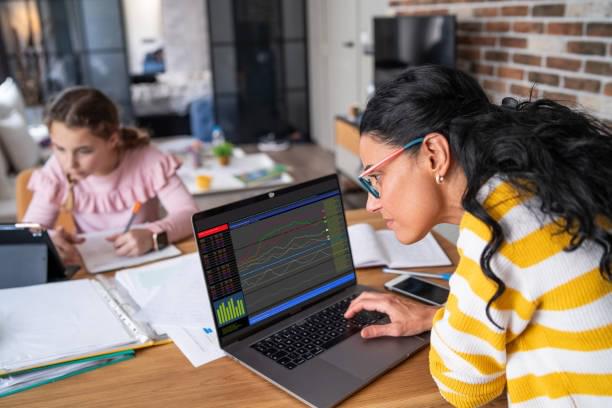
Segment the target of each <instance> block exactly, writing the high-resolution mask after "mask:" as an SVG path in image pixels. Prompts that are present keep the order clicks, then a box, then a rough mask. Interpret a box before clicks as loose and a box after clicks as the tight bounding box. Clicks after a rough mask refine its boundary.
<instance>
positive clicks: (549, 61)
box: [546, 57, 581, 71]
mask: <svg viewBox="0 0 612 408" xmlns="http://www.w3.org/2000/svg"><path fill="white" fill-rule="evenodd" d="M580 64H581V62H580V60H576V59H569V58H558V57H548V58H546V66H547V67H548V68H556V69H563V70H565V71H578V70H579V69H580Z"/></svg>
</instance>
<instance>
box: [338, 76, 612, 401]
mask: <svg viewBox="0 0 612 408" xmlns="http://www.w3.org/2000/svg"><path fill="white" fill-rule="evenodd" d="M505 102H506V103H504V104H503V106H497V105H493V104H490V103H489V101H488V100H487V97H486V95H485V93H484V92H483V90H482V89H481V88H480V86H479V85H478V82H476V81H475V80H474V79H473V78H471V77H469V76H468V75H466V74H464V73H462V72H460V71H456V70H453V69H450V68H444V67H440V66H424V67H417V68H414V69H409V70H407V71H406V72H404V73H403V74H402V75H400V76H399V77H398V78H397V79H395V80H393V81H390V82H388V83H386V84H384V85H382V86H381V87H380V88H379V89H378V90H377V91H376V94H375V95H374V96H373V98H372V99H371V100H370V101H369V102H368V106H367V108H366V111H365V113H364V115H363V119H362V122H361V129H360V130H361V135H362V137H361V141H360V143H361V144H360V155H361V159H362V161H363V163H364V166H365V171H364V173H363V174H362V177H361V180H362V183H363V185H364V187H365V188H366V189H367V190H368V192H369V193H370V195H369V197H368V204H367V208H368V210H370V211H373V212H379V213H380V214H381V215H382V217H383V218H384V219H385V220H386V221H387V226H388V227H389V228H391V229H392V230H393V231H394V232H395V235H396V237H397V238H398V239H399V240H400V241H401V242H404V243H412V242H415V241H417V240H419V239H421V238H422V237H423V236H424V235H425V234H426V233H427V232H428V231H429V230H430V229H431V228H432V227H433V226H434V225H436V224H438V223H443V222H447V223H455V224H459V225H460V236H459V240H458V242H457V247H458V250H459V255H460V261H459V264H458V265H457V270H456V272H455V273H454V274H453V277H452V278H451V280H450V284H449V285H450V295H449V298H448V301H447V303H446V305H445V306H444V307H442V308H439V309H437V308H433V307H429V306H423V305H418V304H416V303H414V302H411V301H408V300H406V299H402V298H399V297H395V296H391V295H388V294H375V293H365V294H362V295H361V296H359V297H358V298H357V299H355V301H353V303H352V304H351V306H350V307H349V309H348V311H347V313H346V317H347V318H349V317H352V316H353V315H354V314H355V313H356V312H359V311H360V310H362V309H367V310H378V311H380V312H384V313H386V314H388V315H389V318H390V320H391V323H390V324H386V325H380V326H370V327H367V328H365V329H363V331H362V336H363V337H365V338H372V337H378V336H404V335H412V334H417V333H420V332H423V331H427V330H431V351H430V355H429V362H430V370H431V374H432V375H433V378H434V380H435V381H436V383H437V384H438V387H439V389H440V392H441V393H442V396H443V397H444V398H446V399H447V400H448V401H449V402H450V403H452V404H453V405H455V406H460V407H472V406H479V405H483V404H485V403H487V402H488V401H490V400H492V399H494V398H495V397H497V396H498V395H499V394H501V393H502V392H503V391H504V389H506V390H507V393H508V400H509V402H510V404H511V405H515V404H516V406H521V407H527V406H529V407H542V406H563V407H566V406H567V407H569V406H572V407H574V406H579V407H582V406H598V407H599V406H601V407H603V406H612V393H611V391H612V317H611V316H612V315H611V314H610V311H611V310H612V284H611V283H610V279H611V277H612V234H611V231H612V230H611V226H612V224H611V220H612V205H611V203H612V182H611V180H612V166H610V158H612V132H610V129H609V128H607V127H606V126H605V125H603V124H601V123H600V122H598V121H596V120H594V119H593V118H591V117H589V116H587V115H585V114H583V113H581V112H577V111H573V110H571V109H568V108H566V107H563V106H561V105H559V104H557V103H554V102H552V101H548V100H538V101H533V102H523V103H517V102H516V101H515V100H513V99H506V100H505Z"/></svg>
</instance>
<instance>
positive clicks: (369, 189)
mask: <svg viewBox="0 0 612 408" xmlns="http://www.w3.org/2000/svg"><path fill="white" fill-rule="evenodd" d="M423 140H425V138H424V137H417V138H416V139H413V140H411V141H409V142H408V143H406V144H405V145H404V146H402V150H406V149H409V148H411V147H412V146H414V145H417V144H419V143H422V142H423ZM359 182H360V183H361V185H362V186H363V188H364V189H365V190H366V191H367V192H368V193H370V194H372V195H373V196H374V198H380V193H379V192H378V190H376V189H375V188H374V186H373V185H372V184H371V183H370V180H368V179H366V178H365V177H359Z"/></svg>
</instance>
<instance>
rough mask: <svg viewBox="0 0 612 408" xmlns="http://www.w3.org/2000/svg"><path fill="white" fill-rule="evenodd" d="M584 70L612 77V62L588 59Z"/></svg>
mask: <svg viewBox="0 0 612 408" xmlns="http://www.w3.org/2000/svg"><path fill="white" fill-rule="evenodd" d="M584 70H585V71H586V72H589V73H591V74H596V75H607V76H610V77H612V64H611V63H609V62H601V61H587V63H586V67H585V69H584Z"/></svg>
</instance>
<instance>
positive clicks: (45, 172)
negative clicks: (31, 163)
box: [28, 156, 68, 202]
mask: <svg viewBox="0 0 612 408" xmlns="http://www.w3.org/2000/svg"><path fill="white" fill-rule="evenodd" d="M67 183H68V181H67V180H66V176H65V175H64V171H63V170H62V167H61V165H60V164H59V162H58V161H57V158H56V157H55V156H51V157H50V158H49V159H48V160H47V162H46V163H45V164H44V165H43V166H42V167H41V168H39V169H36V170H34V172H32V175H31V176H30V180H29V181H28V190H30V191H32V192H35V193H43V194H46V195H47V196H48V199H49V200H50V201H52V202H56V201H58V199H59V197H60V196H61V195H62V192H63V191H64V190H65V188H66V186H67Z"/></svg>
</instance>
